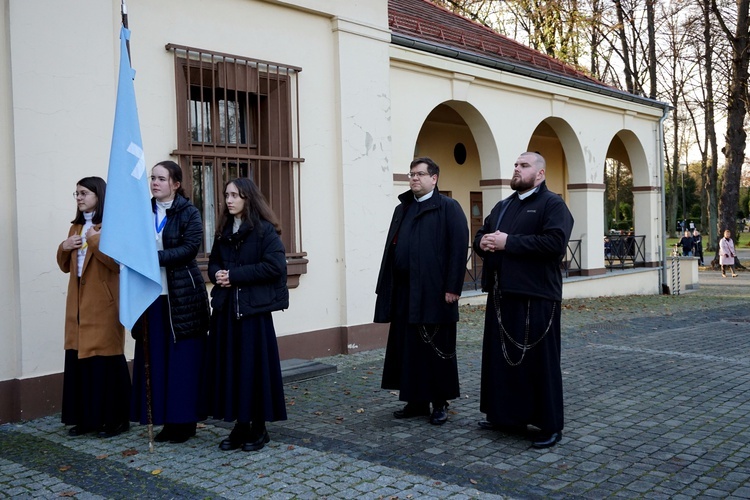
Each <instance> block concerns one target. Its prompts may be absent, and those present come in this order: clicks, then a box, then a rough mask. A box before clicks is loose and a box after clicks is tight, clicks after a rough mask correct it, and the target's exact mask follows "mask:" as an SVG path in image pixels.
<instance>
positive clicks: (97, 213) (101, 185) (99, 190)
mask: <svg viewBox="0 0 750 500" xmlns="http://www.w3.org/2000/svg"><path fill="white" fill-rule="evenodd" d="M76 186H83V187H85V188H86V189H88V190H89V191H91V192H92V193H94V194H95V195H96V199H97V202H96V207H95V208H94V217H93V218H92V219H91V222H92V223H93V224H101V223H102V216H104V196H105V194H106V193H107V183H106V182H104V179H102V178H101V177H84V178H83V179H81V180H80V181H78V182H76ZM70 222H72V223H73V224H85V223H86V218H85V217H84V216H83V212H81V210H80V209H79V208H78V207H77V206H76V218H75V219H73V220H72V221H70Z"/></svg>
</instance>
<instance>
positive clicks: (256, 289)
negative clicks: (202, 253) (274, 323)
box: [208, 220, 289, 319]
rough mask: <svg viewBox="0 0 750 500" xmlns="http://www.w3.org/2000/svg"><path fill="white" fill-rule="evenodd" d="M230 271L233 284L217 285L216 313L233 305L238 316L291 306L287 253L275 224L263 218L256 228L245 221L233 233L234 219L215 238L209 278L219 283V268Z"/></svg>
mask: <svg viewBox="0 0 750 500" xmlns="http://www.w3.org/2000/svg"><path fill="white" fill-rule="evenodd" d="M222 269H225V270H228V271H229V282H230V283H231V285H232V286H230V287H221V286H214V287H213V289H212V290H211V305H212V306H213V310H214V313H217V312H219V311H222V310H223V309H224V308H225V307H232V312H233V314H234V316H235V317H236V318H238V319H239V318H242V317H243V316H246V315H249V314H259V313H264V312H269V311H279V310H281V309H286V308H288V307H289V290H288V289H287V284H286V253H285V251H284V244H283V243H282V242H281V238H279V235H278V234H276V230H275V229H274V227H273V224H271V223H270V222H267V221H265V220H262V221H260V222H258V223H256V224H255V227H254V228H251V227H250V224H249V223H248V222H247V221H245V222H243V223H242V225H241V226H240V229H239V231H237V232H236V233H234V234H233V233H232V224H231V222H230V223H229V224H227V227H225V228H224V230H223V231H222V233H221V235H219V236H216V238H215V239H214V246H213V248H212V249H211V256H210V257H209V259H208V277H209V278H210V279H211V281H212V282H213V283H214V284H216V271H219V270H222Z"/></svg>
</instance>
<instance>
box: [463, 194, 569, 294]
mask: <svg viewBox="0 0 750 500" xmlns="http://www.w3.org/2000/svg"><path fill="white" fill-rule="evenodd" d="M504 204H510V205H509V207H508V208H507V211H504V210H503V208H504ZM502 212H504V215H503V217H502V219H501V221H500V228H499V229H500V231H502V232H504V233H508V240H507V241H506V243H505V250H501V251H497V252H485V251H484V250H482V249H481V248H479V242H480V241H481V239H482V236H484V235H485V234H490V233H494V232H495V230H496V229H498V217H499V215H500V213H502ZM572 230H573V216H572V215H571V213H570V211H569V210H568V207H567V205H565V201H564V200H563V199H562V198H561V197H560V196H559V195H558V194H556V193H553V192H551V191H550V190H549V189H547V183H546V182H542V183H541V184H540V185H539V189H538V190H537V192H536V193H534V194H532V195H531V196H529V197H528V198H526V199H525V200H521V199H520V198H518V193H513V194H512V195H510V196H509V197H508V198H506V199H505V200H503V201H501V202H499V203H498V204H497V205H495V207H494V208H493V209H492V212H490V215H489V216H487V218H486V219H485V220H484V225H483V226H482V228H481V229H480V230H479V231H477V234H476V236H475V237H474V251H475V252H476V253H477V254H478V255H479V256H480V257H482V259H484V263H483V267H482V290H484V291H485V292H489V291H491V290H492V287H493V286H494V285H495V276H497V279H498V280H499V284H500V292H502V293H512V294H518V295H526V296H531V297H538V298H543V299H550V300H557V301H559V300H562V271H561V269H560V264H561V262H562V260H563V257H564V256H565V252H566V250H567V247H568V240H569V239H570V233H571V232H572Z"/></svg>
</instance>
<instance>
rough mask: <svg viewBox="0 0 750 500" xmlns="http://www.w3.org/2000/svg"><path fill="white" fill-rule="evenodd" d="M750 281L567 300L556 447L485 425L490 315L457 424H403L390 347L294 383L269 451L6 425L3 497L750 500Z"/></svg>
mask: <svg viewBox="0 0 750 500" xmlns="http://www.w3.org/2000/svg"><path fill="white" fill-rule="evenodd" d="M749 285H750V273H748V272H743V273H741V274H740V276H739V277H738V278H735V279H731V278H727V279H724V280H722V279H721V277H720V275H719V273H717V272H701V285H700V289H699V290H698V291H696V292H691V293H690V294H685V295H683V296H681V297H663V296H662V297H646V298H617V299H613V298H610V299H602V300H598V299H596V300H594V299H592V300H579V301H566V303H565V304H564V307H565V309H564V312H563V331H564V339H563V363H562V364H563V371H564V383H565V407H566V427H565V432H564V437H563V440H562V442H561V443H559V444H558V445H557V446H555V447H554V448H551V449H548V450H535V449H531V448H530V447H529V444H530V443H529V441H528V440H527V439H525V437H524V436H518V435H509V434H505V433H502V432H494V431H483V430H481V429H479V428H478V427H477V425H476V422H477V421H478V420H479V419H481V417H482V415H481V414H480V413H479V370H480V356H481V329H482V321H483V311H482V309H481V308H478V307H464V308H463V311H462V321H461V324H460V327H459V337H460V338H459V346H458V352H459V362H460V365H459V370H460V375H461V384H462V397H461V399H460V400H456V401H454V402H453V403H452V405H451V407H450V410H451V411H450V420H449V421H448V423H447V424H445V425H444V426H442V427H436V426H431V425H429V424H428V423H427V422H426V419H412V420H406V421H402V420H400V421H397V420H394V419H393V418H392V416H391V413H392V412H393V411H394V410H396V409H398V408H400V407H401V403H400V402H399V401H398V397H397V395H396V394H394V393H391V392H389V391H383V390H381V389H380V388H379V383H380V377H381V372H382V357H383V350H378V351H372V352H368V353H361V354H357V355H352V356H338V357H334V358H329V359H326V360H323V361H325V362H328V363H334V364H336V365H337V366H338V373H336V374H333V375H327V376H324V377H319V378H317V379H312V380H308V381H301V382H295V383H291V384H288V385H287V386H286V396H287V399H288V405H289V406H288V410H289V417H290V418H289V420H288V421H286V422H283V423H275V424H271V425H270V426H269V430H270V433H271V439H272V441H271V443H270V444H269V445H268V446H266V448H264V449H263V450H262V451H260V452H257V453H244V452H242V451H233V452H222V451H220V450H219V449H218V443H219V442H220V441H221V439H222V438H223V437H225V436H226V435H227V433H228V429H229V427H230V425H229V424H225V423H223V422H215V421H209V422H207V423H205V425H202V426H201V427H200V428H199V429H198V434H197V436H196V438H194V439H191V440H190V441H188V442H187V443H185V444H183V445H172V444H163V445H159V444H157V446H156V449H155V451H154V452H153V453H149V451H148V444H147V439H146V433H145V428H143V427H135V428H133V429H131V430H130V431H129V432H127V433H125V434H123V435H121V436H118V437H117V438H114V439H110V440H103V439H97V438H96V437H89V436H84V437H78V438H70V437H68V436H67V429H66V428H65V427H64V426H62V425H61V424H60V423H59V416H57V415H56V416H52V417H47V418H42V419H39V420H34V421H31V422H25V423H21V424H13V425H11V424H8V425H3V426H0V497H13V498H32V497H41V498H57V497H75V498H81V499H83V498H89V499H94V498H127V499H133V498H324V497H328V498H396V497H398V498H401V499H404V498H445V497H451V498H479V497H481V498H532V499H533V498H542V497H544V498H547V497H552V498H607V497H614V498H617V497H621V498H638V497H647V498H670V499H671V498H678V499H679V498H696V497H701V498H704V497H718V498H750V309H748V306H747V305H748V300H747V299H748V296H750V286H749Z"/></svg>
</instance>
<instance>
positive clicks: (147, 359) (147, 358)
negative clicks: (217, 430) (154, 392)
mask: <svg viewBox="0 0 750 500" xmlns="http://www.w3.org/2000/svg"><path fill="white" fill-rule="evenodd" d="M121 13H122V26H123V27H124V28H125V29H128V6H127V5H126V4H125V0H121ZM125 45H126V46H127V48H128V59H129V60H130V62H131V66H132V59H131V57H130V40H127V41H126V42H125ZM157 300H158V299H157ZM142 319H143V322H142V324H143V338H142V339H141V342H142V344H143V371H144V377H145V385H146V420H147V421H148V451H149V452H151V453H153V451H154V415H153V405H152V403H151V352H150V350H149V342H148V340H149V339H148V336H149V335H148V309H147V310H146V311H145V312H144V313H143V316H142Z"/></svg>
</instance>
